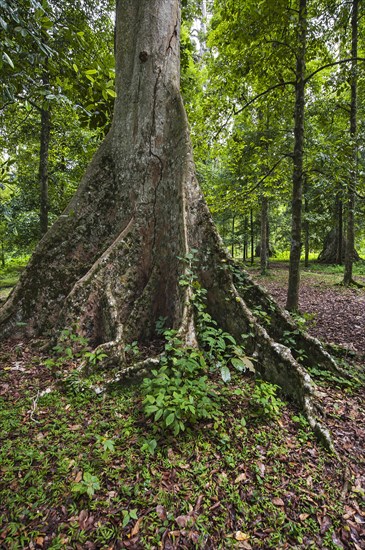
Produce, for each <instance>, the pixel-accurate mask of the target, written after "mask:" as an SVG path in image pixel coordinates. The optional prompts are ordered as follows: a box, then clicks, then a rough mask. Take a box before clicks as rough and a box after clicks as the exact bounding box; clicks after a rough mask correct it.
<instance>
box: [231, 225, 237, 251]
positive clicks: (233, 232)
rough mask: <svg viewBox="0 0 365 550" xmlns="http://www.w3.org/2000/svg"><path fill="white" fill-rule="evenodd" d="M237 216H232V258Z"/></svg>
mask: <svg viewBox="0 0 365 550" xmlns="http://www.w3.org/2000/svg"><path fill="white" fill-rule="evenodd" d="M234 222H235V216H232V227H231V235H232V244H231V255H232V258H234V245H235V240H236V237H235V223H234Z"/></svg>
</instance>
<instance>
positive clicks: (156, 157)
mask: <svg viewBox="0 0 365 550" xmlns="http://www.w3.org/2000/svg"><path fill="white" fill-rule="evenodd" d="M161 74H162V70H161V68H160V67H159V68H158V73H157V78H156V82H155V86H154V89H153V106H152V124H151V134H150V149H149V154H150V157H153V158H155V159H157V161H158V164H159V167H160V176H159V180H158V182H157V184H156V186H155V188H154V198H153V205H152V210H153V241H152V250H154V249H155V244H156V226H157V216H156V204H157V193H158V189H159V186H160V183H161V181H162V178H163V161H162V159H161V157H159V155H157V154H156V153H154V152H153V151H152V137H153V135H154V134H156V103H157V89H158V84H159V80H160V78H161ZM155 137H156V135H155ZM154 264H155V262H153V266H152V269H153V267H154Z"/></svg>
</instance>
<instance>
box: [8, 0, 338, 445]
mask: <svg viewBox="0 0 365 550" xmlns="http://www.w3.org/2000/svg"><path fill="white" fill-rule="evenodd" d="M179 28H180V12H179V1H178V0H140V1H139V2H135V0H118V2H117V13H116V89H117V99H116V102H115V111H114V120H113V124H112V127H111V130H110V132H109V134H108V136H107V137H106V139H105V141H104V143H103V144H102V145H101V147H100V149H99V151H98V152H97V153H96V155H95V157H94V159H93V161H92V162H91V164H90V166H89V168H88V169H87V171H86V174H85V176H84V178H83V180H82V182H81V184H80V186H79V188H78V190H77V193H76V195H75V197H74V198H73V199H72V201H71V203H70V204H69V206H68V207H67V208H66V210H65V211H64V213H63V214H62V216H61V217H60V218H59V220H58V221H57V222H56V223H55V224H54V225H53V226H52V227H51V229H50V230H49V231H48V232H47V234H46V235H45V236H44V238H43V239H42V241H41V242H40V244H39V245H38V247H37V249H36V251H35V252H34V254H33V256H32V258H31V260H30V262H29V265H28V266H27V268H26V270H25V271H24V272H23V274H22V277H21V279H20V281H19V283H18V285H17V287H16V288H15V289H14V291H13V292H12V294H11V297H10V298H9V300H8V301H7V303H6V304H5V305H4V307H3V308H2V309H1V311H0V330H1V333H2V335H3V336H4V335H8V334H9V333H13V332H14V330H17V324H18V323H19V322H21V323H22V324H23V323H25V324H26V327H22V328H21V329H18V330H22V331H26V332H27V333H28V334H36V335H39V334H45V333H48V331H50V330H52V331H56V330H57V329H59V328H62V327H64V326H72V325H73V324H77V326H76V330H77V332H78V333H80V334H83V335H84V336H86V337H87V338H88V339H89V341H90V342H91V343H92V344H93V345H94V346H95V347H97V348H98V349H100V350H103V351H105V352H106V353H107V355H108V357H107V359H106V360H105V362H106V364H107V365H108V366H112V365H114V366H116V367H117V368H119V369H120V375H121V376H127V375H128V374H129V373H130V372H135V371H137V370H138V369H140V368H141V366H140V365H133V364H132V365H131V364H127V363H126V357H125V352H124V348H125V345H126V344H127V343H130V342H132V341H134V340H137V341H139V342H140V343H142V344H143V346H144V349H145V350H148V349H150V350H151V351H150V353H151V354H152V355H153V354H156V351H154V350H155V349H156V348H155V346H153V345H152V344H153V343H154V342H155V340H156V338H157V334H156V329H155V327H156V321H157V320H158V319H159V318H160V317H166V318H167V324H168V326H171V327H173V328H175V329H176V330H178V332H179V335H180V337H181V339H182V341H183V342H185V343H186V344H187V345H194V346H197V345H198V335H197V333H196V325H195V318H194V312H193V308H192V307H191V302H190V300H189V298H190V293H191V289H190V288H189V287H186V286H181V285H180V284H179V280H180V278H181V276H182V275H183V274H184V272H185V270H186V264H185V263H184V262H181V261H180V260H179V259H178V258H179V257H180V258H181V257H184V256H186V254H187V253H189V252H190V253H191V251H192V250H195V254H196V266H197V267H196V275H197V278H198V280H199V282H200V283H201V285H202V287H203V288H205V289H206V290H207V308H208V311H209V313H210V314H211V315H212V317H213V318H214V319H215V320H216V321H217V323H218V325H219V326H220V327H222V329H223V330H226V331H227V332H229V333H230V334H232V336H234V338H235V339H236V340H237V342H239V343H243V341H245V346H246V352H247V354H248V355H250V356H251V357H253V358H254V359H255V361H256V363H255V364H257V371H258V373H259V374H260V376H262V377H264V378H266V379H267V380H269V381H271V382H273V383H276V384H279V385H281V386H282V388H283V390H284V391H285V393H286V394H287V395H288V396H289V397H291V398H293V399H294V400H295V401H296V402H297V403H298V405H299V406H301V407H302V409H303V410H304V412H305V413H306V415H307V417H308V420H309V422H310V423H311V425H312V428H313V429H314V430H315V431H316V433H317V434H318V436H319V437H321V438H322V439H323V440H324V441H325V443H326V444H327V445H328V446H332V442H331V438H330V436H329V434H328V432H327V431H326V429H325V427H324V426H323V424H322V421H321V417H320V413H319V412H318V410H317V408H316V406H315V405H316V397H315V393H314V388H313V386H312V384H311V380H310V377H309V375H308V373H307V372H306V370H305V368H304V366H303V365H301V364H299V363H298V361H297V359H296V357H295V355H296V352H295V350H293V352H291V350H289V349H288V348H287V347H285V345H284V341H285V332H286V331H288V330H290V331H292V332H295V333H296V334H295V338H296V339H297V340H298V346H299V347H298V349H301V350H303V351H304V352H305V354H306V356H307V359H306V362H307V366H310V365H311V364H312V363H313V364H314V365H318V363H321V364H323V365H324V366H325V368H331V369H332V370H336V368H337V367H336V365H335V363H334V361H333V360H332V359H331V357H330V356H329V355H328V354H327V353H326V352H325V351H324V350H323V348H322V347H321V345H320V344H319V342H317V341H315V340H314V339H313V338H310V337H309V336H308V335H305V334H303V333H301V332H300V331H296V327H295V326H294V325H293V323H292V322H291V321H290V319H289V316H288V315H287V314H286V313H285V312H283V311H282V310H281V309H280V308H279V306H277V305H276V304H275V302H274V301H273V300H272V299H271V298H270V297H269V296H268V295H267V294H266V293H265V292H264V291H263V290H262V289H261V288H260V287H258V286H257V285H255V284H254V283H253V282H252V281H251V280H250V279H249V277H248V275H247V274H245V273H244V272H242V271H241V270H240V269H239V268H238V266H236V265H235V264H233V260H232V258H231V257H230V256H229V255H228V254H227V252H226V251H225V249H224V247H223V244H222V241H221V239H220V237H219V236H218V234H217V231H216V229H215V227H214V225H213V222H212V218H211V215H210V213H209V210H208V208H207V206H206V203H205V201H204V199H203V196H202V194H201V192H200V190H199V188H198V184H197V180H196V178H195V172H194V164H193V160H192V152H191V144H190V138H189V131H188V123H187V119H186V115H185V111H184V107H183V103H182V100H181V96H180V90H179V66H180V65H179ZM252 225H253V216H252V213H251V227H252ZM255 304H257V305H260V306H262V307H264V308H265V309H267V311H268V312H270V322H269V323H268V324H265V325H263V324H262V320H260V318H259V317H257V318H255V316H254V315H253V313H252V312H251V309H250V308H252V307H253V306H254V305H255ZM242 336H244V337H242ZM296 347H297V346H296ZM157 360H158V359H157V358H156V357H152V359H151V361H152V362H153V363H154V364H155V363H156V361H157ZM147 364H148V361H144V362H143V365H144V366H146V365H147Z"/></svg>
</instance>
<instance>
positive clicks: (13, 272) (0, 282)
mask: <svg viewBox="0 0 365 550" xmlns="http://www.w3.org/2000/svg"><path fill="white" fill-rule="evenodd" d="M28 261H29V256H28V255H27V256H19V257H16V258H13V259H11V260H9V261H8V263H7V264H6V266H5V267H3V268H1V269H0V289H4V288H12V287H13V286H15V285H16V283H17V282H18V279H19V277H20V274H21V272H22V271H23V270H24V268H25V266H26V265H27V263H28Z"/></svg>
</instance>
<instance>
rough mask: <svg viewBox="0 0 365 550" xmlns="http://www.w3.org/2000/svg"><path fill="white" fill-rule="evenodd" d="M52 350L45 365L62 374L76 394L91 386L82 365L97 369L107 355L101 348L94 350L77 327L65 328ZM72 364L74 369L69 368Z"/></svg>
mask: <svg viewBox="0 0 365 550" xmlns="http://www.w3.org/2000/svg"><path fill="white" fill-rule="evenodd" d="M52 351H53V355H52V356H51V357H49V358H48V359H46V360H45V361H44V365H45V366H46V367H48V368H49V369H50V370H52V371H53V372H54V373H55V374H56V376H61V377H62V378H63V382H64V383H65V386H66V388H67V389H68V390H69V391H71V393H73V394H74V395H77V394H78V393H82V392H84V391H86V390H88V389H89V388H90V386H91V382H90V381H89V382H88V381H87V380H86V379H85V377H84V376H83V373H82V371H81V365H83V364H85V365H87V366H88V367H91V368H92V369H95V367H97V366H98V365H99V364H100V363H101V362H102V361H103V359H105V358H106V357H107V354H106V353H104V352H103V351H102V350H100V349H95V350H92V349H91V347H90V345H89V341H88V339H87V338H85V337H83V336H81V335H80V334H78V333H77V327H72V328H65V329H63V330H62V331H61V332H60V334H59V336H58V338H57V344H56V345H55V346H54V347H53V348H52ZM70 365H72V366H73V367H74V368H73V369H72V370H70V369H69V368H68V367H69V366H70ZM63 371H65V372H64V374H63V375H62V372H63Z"/></svg>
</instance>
